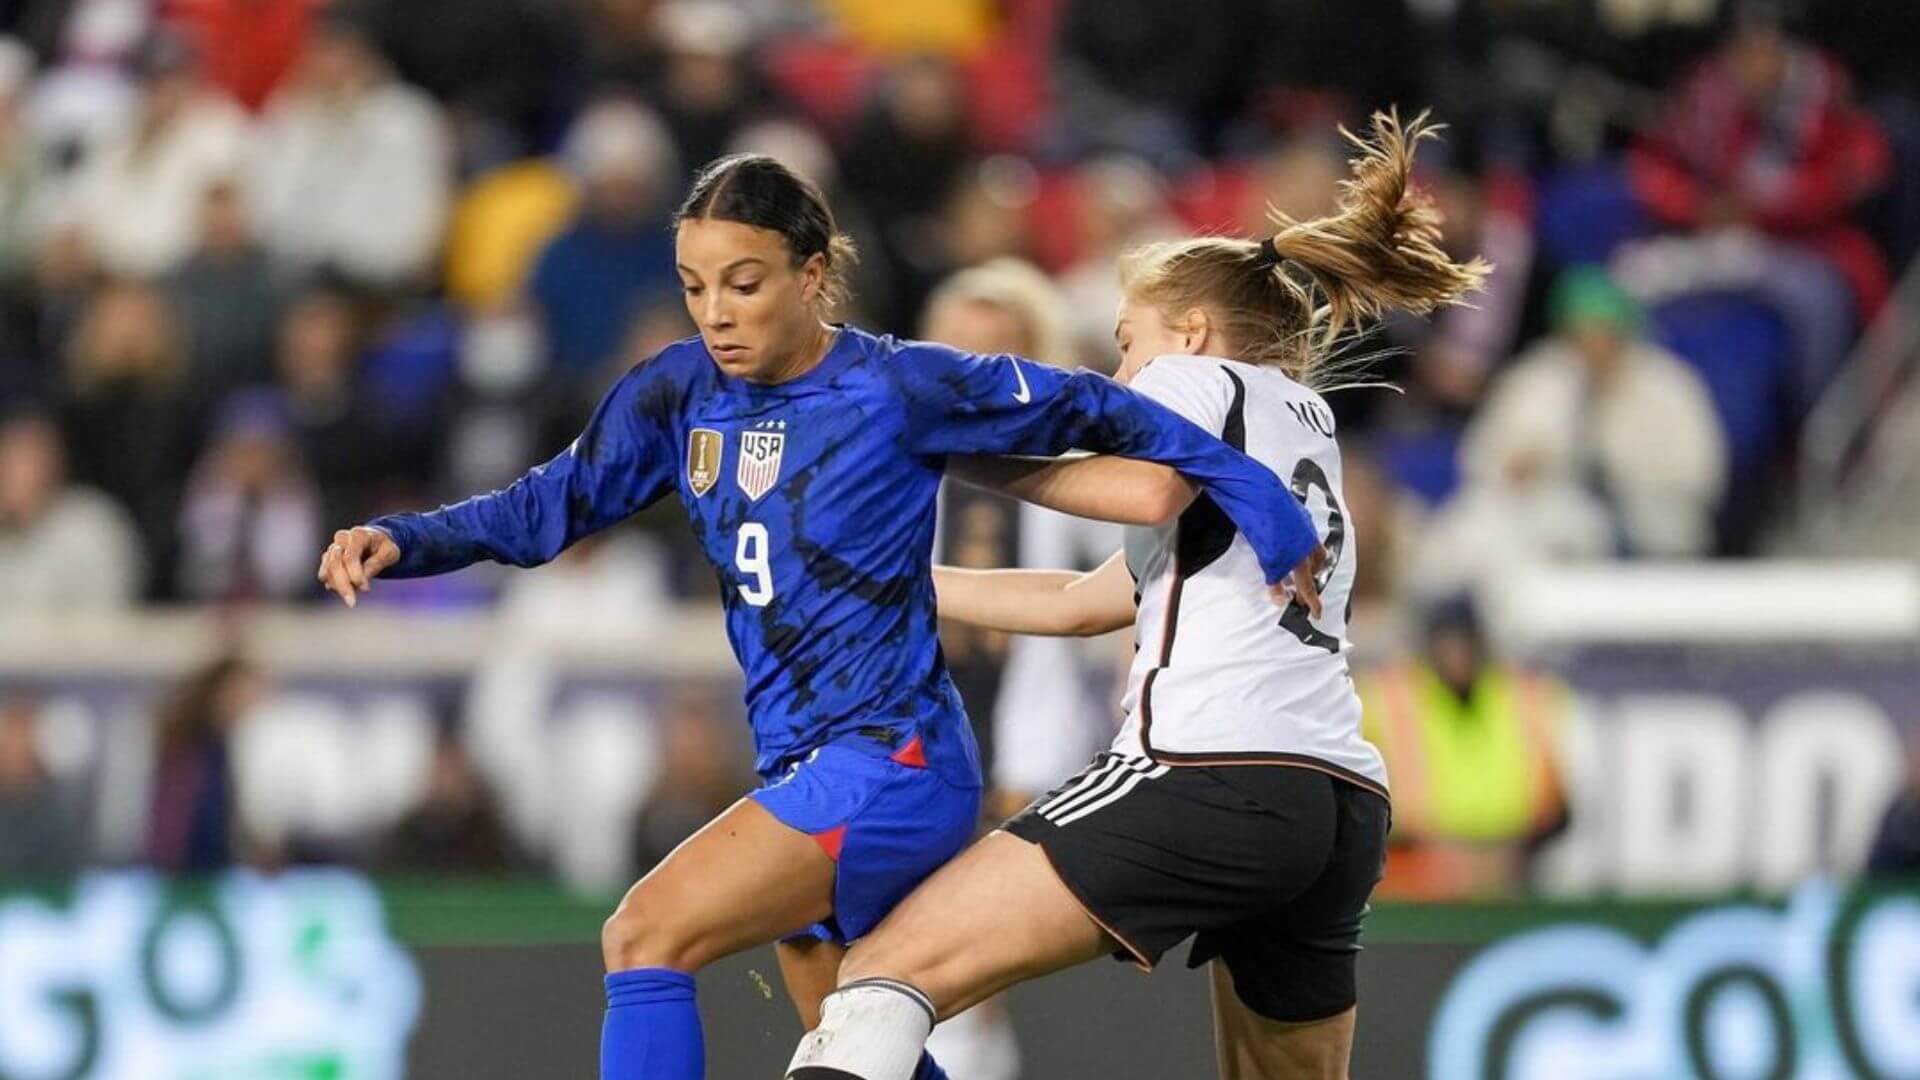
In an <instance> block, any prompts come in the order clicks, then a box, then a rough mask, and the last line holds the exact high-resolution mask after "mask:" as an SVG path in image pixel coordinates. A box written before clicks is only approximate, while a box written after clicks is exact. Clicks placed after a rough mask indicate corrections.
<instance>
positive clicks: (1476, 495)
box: [1420, 269, 1727, 587]
mask: <svg viewBox="0 0 1920 1080" xmlns="http://www.w3.org/2000/svg"><path fill="white" fill-rule="evenodd" d="M1552 310H1553V320H1554V328H1555V333H1554V336H1553V337H1551V338H1548V339H1547V340H1545V341H1543V342H1541V343H1540V344H1538V345H1535V346H1534V347H1533V348H1531V349H1529V350H1528V351H1527V352H1526V353H1524V354H1522V355H1521V356H1520V357H1519V358H1518V359H1516V360H1515V361H1514V362H1513V366H1512V368H1511V369H1510V370H1509V371H1508V372H1507V373H1506V374H1505V375H1503V376H1502V377H1501V379H1500V380H1499V381H1498V382H1497V383H1495V385H1494V386H1493V389H1492V392H1491V394H1490V395H1489V397H1488V399H1487V402H1486V405H1485V407H1484V408H1483V409H1482V410H1481V411H1480V413H1479V414H1478V415H1477V416H1476V417H1475V418H1474V420H1473V421H1472V422H1471V423H1470V424H1469V426H1468V428H1467V432H1466V437H1465V440H1464V442H1463V443H1462V446H1461V451H1460V458H1461V474H1462V477H1463V479H1464V483H1465V487H1464V490H1463V491H1462V493H1461V495H1460V498H1459V499H1458V500H1457V501H1456V502H1455V503H1453V504H1452V505H1451V506H1450V507H1448V508H1447V509H1446V510H1444V511H1442V512H1441V514H1440V515H1439V517H1438V520H1437V521H1436V522H1435V525H1434V531H1433V533H1432V534H1430V535H1429V536H1428V537H1427V538H1426V540H1425V541H1424V542H1423V543H1422V544H1421V549H1422V550H1421V552H1420V559H1421V562H1420V566H1421V568H1422V577H1423V578H1424V580H1423V582H1422V583H1421V585H1422V587H1457V586H1461V585H1469V584H1480V583H1483V582H1486V581H1487V580H1489V577H1490V575H1495V574H1498V573H1499V572H1500V571H1501V570H1502V569H1504V568H1506V567H1509V566H1511V565H1513V563H1514V562H1515V561H1516V560H1524V561H1528V562H1540V561H1547V562H1553V561H1569V560H1582V559H1595V558H1627V557H1659V558H1678V557H1682V556H1693V555H1701V554H1704V553H1706V552H1708V551H1710V550H1711V549H1712V547H1713V539H1714V537H1713V514H1714V510H1715V508H1716V507H1717V506H1718V504H1719V500H1720V495H1721V492H1722V489H1723V487H1724V485H1725V483H1726V469H1727V463H1726V447H1725V444H1724V439H1723V436H1722V434H1721V431H1720V426H1719V421H1718V419H1717V418H1716V416H1715V414H1714V408H1713V402H1712V400H1711V399H1710V398H1709V397H1708V396H1707V393H1706V390H1705V388H1704V387H1703V386H1702V385H1701V384H1700V380H1699V377H1698V376H1696V375H1695V374H1694V373H1693V372H1692V371H1691V370H1690V369H1689V368H1688V367H1687V366H1686V365H1685V364H1683V363H1682V362H1681V361H1680V360H1679V359H1677V358H1676V357H1674V356H1673V355H1672V354H1671V353H1669V352H1667V351H1666V350H1664V349H1662V348H1660V347H1659V346H1657V345H1654V344H1653V343H1651V342H1648V341H1646V340H1645V339H1644V338H1643V337H1641V335H1640V314H1639V311H1638V308H1637V306H1636V305H1635V304H1634V303H1633V301H1632V300H1631V299H1630V298H1629V297H1628V296H1627V295H1626V293H1625V292H1624V291H1623V290H1622V289H1621V288H1620V287H1619V286H1618V285H1616V284H1614V283H1613V281H1612V280H1610V279H1609V278H1608V277H1607V275H1606V274H1605V273H1603V272H1601V271H1599V270H1593V269H1583V270H1575V271H1570V272H1568V274H1567V275H1566V276H1564V277H1563V278H1562V279H1561V281H1560V282H1559V284H1558V285H1557V286H1556V288H1555V291H1554V300H1553V304H1552Z"/></svg>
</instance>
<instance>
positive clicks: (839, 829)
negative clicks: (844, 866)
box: [813, 825, 847, 862]
mask: <svg viewBox="0 0 1920 1080" xmlns="http://www.w3.org/2000/svg"><path fill="white" fill-rule="evenodd" d="M846 840H847V827H846V826H845V825H835V826H834V827H833V828H831V829H828V830H827V831H826V832H817V833H814V834H813V842H814V843H816V844H819V845H820V850H821V851H824V852H826V853H827V858H829V859H832V860H833V861H834V862H839V861H840V845H841V844H844V843H846Z"/></svg>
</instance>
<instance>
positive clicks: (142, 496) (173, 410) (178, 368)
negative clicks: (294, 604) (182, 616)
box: [60, 282, 207, 599]
mask: <svg viewBox="0 0 1920 1080" xmlns="http://www.w3.org/2000/svg"><path fill="white" fill-rule="evenodd" d="M62 390H63V394H62V398H61V407H60V408H61V416H60V421H61V427H62V429H63V430H64V432H65V434H66V436H67V446H68V449H69V451H70V461H71V464H72V471H73V476H74V479H75V480H77V481H79V482H80V483H83V484H86V485H89V486H91V487H95V488H98V489H100V490H102V491H104V492H106V493H107V494H108V495H111V496H113V498H114V499H115V500H117V501H118V502H119V503H120V505H122V506H124V507H126V508H127V509H128V510H129V511H130V512H131V513H132V515H133V522H134V527H135V529H137V530H138V531H139V533H140V542H141V547H142V548H143V549H145V551H146V553H147V557H148V577H147V583H146V588H145V589H144V590H143V591H144V593H145V594H146V595H147V596H148V597H149V598H163V599H165V598H171V597H172V596H173V595H174V590H173V586H174V570H175V564H176V560H177V559H178V553H179V545H178V532H177V525H178V515H179V511H180V499H181V496H182V493H183V492H184V491H185V488H186V478H187V471H188V470H189V469H190V468H191V467H192V464H193V461H194V458H195V457H196V456H197V455H198V453H199V449H200V441H201V438H202V433H201V424H202V423H203V422H204V419H203V417H204V415H205V412H206V408H207V403H206V401H205V399H204V398H203V397H202V396H201V395H200V394H199V392H198V388H197V387H194V386H193V385H192V384H191V383H189V382H188V381H187V379H186V360H185V357H184V356H183V355H182V353H181V349H180V344H179V333H178V329H177V327H176V324H175V323H174V320H173V315H172V313H171V312H170V311H169V310H168V309H167V306H166V301H165V300H164V298H163V297H162V296H161V295H160V294H159V292H158V291H156V290H155V289H153V288H151V287H149V286H146V285H141V284H137V283H132V282H121V283H115V284H111V285H108V286H106V287H105V288H103V289H101V290H100V292H99V293H98V294H97V295H95V296H94V297H93V299H92V300H91V301H90V302H89V303H88V304H87V307H86V309H85V312H84V314H83V315H82V316H81V318H80V322H79V325H78V326H77V327H76V328H75V330H74V333H73V337H72V341H71V343H70V344H69V345H68V347H67V364H66V380H65V384H64V386H63V387H62Z"/></svg>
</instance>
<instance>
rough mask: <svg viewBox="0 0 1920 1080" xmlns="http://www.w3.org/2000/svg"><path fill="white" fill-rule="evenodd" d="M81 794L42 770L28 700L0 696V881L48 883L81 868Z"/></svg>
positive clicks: (34, 713)
mask: <svg viewBox="0 0 1920 1080" xmlns="http://www.w3.org/2000/svg"><path fill="white" fill-rule="evenodd" d="M82 796H83V793H82V792H81V791H80V790H79V789H78V788H77V787H76V786H74V785H72V784H68V783H64V782H62V781H58V780H55V779H54V778H53V776H52V774H51V773H49V772H48V770H47V766H46V762H45V761H44V759H43V756H42V754H41V751H40V725H39V708H38V706H37V705H36V704H35V702H34V700H33V699H31V698H28V697H24V696H12V695H9V696H6V697H0V881H7V882H33V883H52V882H57V881H59V880H61V879H62V878H64V877H66V876H67V875H69V874H71V873H73V872H74V871H76V870H78V869H79V868H81V867H82V866H85V865H87V862H88V860H89V858H90V856H91V852H90V849H89V845H88V842H87V829H86V818H85V813H84V810H83V806H84V804H83V802H82Z"/></svg>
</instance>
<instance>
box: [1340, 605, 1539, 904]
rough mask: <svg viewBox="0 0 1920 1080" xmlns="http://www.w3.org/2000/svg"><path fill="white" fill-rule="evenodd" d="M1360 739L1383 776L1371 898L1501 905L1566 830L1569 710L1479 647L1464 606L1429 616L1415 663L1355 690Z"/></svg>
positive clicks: (1380, 672)
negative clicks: (1384, 839) (1388, 783)
mask: <svg viewBox="0 0 1920 1080" xmlns="http://www.w3.org/2000/svg"><path fill="white" fill-rule="evenodd" d="M1360 689H1361V700H1362V702H1363V703H1364V708H1365V709H1366V714H1365V721H1364V726H1365V730H1366V735H1367V738H1368V739H1369V740H1370V741H1371V742H1373V744H1374V745H1376V746H1378V747H1379V748H1380V752H1381V754H1383V755H1384V756H1385V757H1386V760H1387V770H1388V775H1390V776H1391V777H1393V784H1394V804H1393V833H1392V835H1391V837H1390V841H1389V842H1390V844H1391V845H1392V846H1391V848H1390V850H1389V853H1388V856H1387V877H1386V880H1385V881H1384V882H1383V883H1382V887H1381V890H1380V894H1381V896H1382V897H1398V898H1402V899H1405V898H1420V899H1428V900H1438V899H1461V898H1468V897H1489V896H1500V895H1510V894H1512V893H1514V892H1516V891H1519V890H1521V889H1523V888H1524V887H1525V883H1526V872H1527V864H1528V861H1529V859H1530V858H1531V856H1532V854H1533V851H1534V849H1535V848H1536V847H1537V846H1538V845H1539V843H1540V842H1541V841H1542V840H1544V839H1545V838H1547V837H1548V836H1550V835H1552V834H1553V833H1555V832H1557V831H1559V830H1560V829H1562V828H1564V827H1565V826H1566V824H1567V820H1568V814H1567V802H1566V796H1565V794H1564V788H1563V785H1562V780H1561V776H1562V767H1561V764H1560V762H1561V755H1562V754H1563V753H1564V747H1565V742H1564V740H1565V737H1566V736H1565V730H1566V725H1567V723H1568V713H1569V708H1570V699H1569V696H1568V694H1567V691H1566V688H1565V687H1563V686H1561V685H1560V684H1559V683H1558V682H1556V681H1554V680H1553V679H1552V678H1551V677H1549V676H1546V675H1543V674H1540V673H1538V672H1533V671H1528V670H1525V669H1523V668H1520V667H1518V666H1517V665H1512V664H1507V663H1504V662H1502V661H1501V660H1500V659H1499V658H1498V657H1496V656H1495V655H1494V654H1493V653H1492V652H1491V650H1490V649H1489V648H1488V645H1487V640H1486V637H1485V635H1484V634H1483V633H1482V631H1481V628H1480V621H1479V616H1478V614H1477V613H1476V611H1475V610H1474V607H1473V605H1472V603H1471V602H1470V601H1467V600H1465V599H1459V598H1456V599H1453V600H1449V601H1446V602H1443V603H1440V604H1438V605H1436V606H1435V607H1434V608H1433V609H1432V610H1431V611H1430V612H1429V614H1428V615H1427V617H1426V625H1425V635H1424V641H1423V642H1422V648H1421V651H1420V653H1419V654H1418V655H1416V656H1411V657H1408V658H1407V659H1405V660H1401V661H1397V662H1393V663H1389V664H1385V665H1383V666H1381V667H1379V668H1376V669H1375V670H1373V671H1372V672H1371V673H1369V674H1368V675H1367V676H1366V677H1365V678H1363V679H1361V680H1360Z"/></svg>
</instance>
